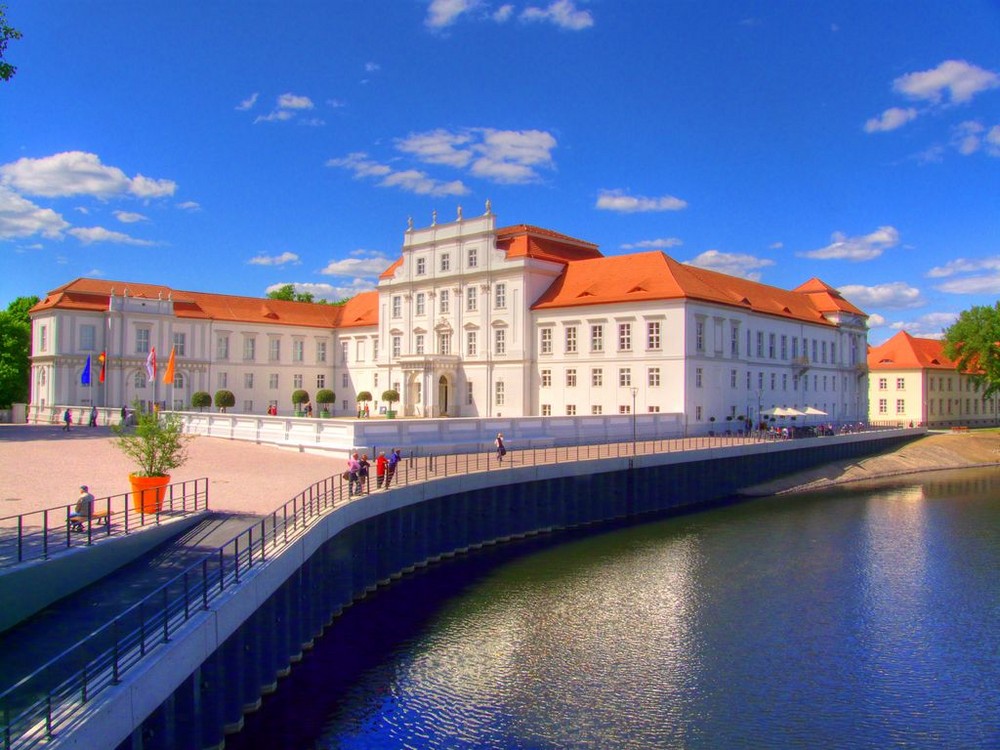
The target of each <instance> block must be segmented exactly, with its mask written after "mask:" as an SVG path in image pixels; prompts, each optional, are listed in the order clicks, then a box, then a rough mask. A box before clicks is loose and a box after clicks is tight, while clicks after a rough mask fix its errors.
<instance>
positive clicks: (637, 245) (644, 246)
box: [620, 237, 684, 250]
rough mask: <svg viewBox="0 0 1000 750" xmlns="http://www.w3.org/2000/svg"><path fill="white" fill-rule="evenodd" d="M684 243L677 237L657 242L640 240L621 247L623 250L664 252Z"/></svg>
mask: <svg viewBox="0 0 1000 750" xmlns="http://www.w3.org/2000/svg"><path fill="white" fill-rule="evenodd" d="M683 244H684V243H683V242H681V241H680V240H679V239H677V238H676V237H663V238H660V239H655V240H640V241H639V242H629V243H627V244H625V245H620V247H621V249H622V250H662V249H664V248H668V247H679V246H680V245H683Z"/></svg>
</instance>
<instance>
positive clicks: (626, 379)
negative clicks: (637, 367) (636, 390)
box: [618, 367, 632, 387]
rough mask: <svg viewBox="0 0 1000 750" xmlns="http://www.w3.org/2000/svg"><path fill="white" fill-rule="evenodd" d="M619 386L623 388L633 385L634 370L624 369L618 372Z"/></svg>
mask: <svg viewBox="0 0 1000 750" xmlns="http://www.w3.org/2000/svg"><path fill="white" fill-rule="evenodd" d="M618 385H620V386H623V387H627V386H630V385H632V368H630V367H622V368H620V369H619V370H618Z"/></svg>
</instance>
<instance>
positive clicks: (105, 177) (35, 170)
mask: <svg viewBox="0 0 1000 750" xmlns="http://www.w3.org/2000/svg"><path fill="white" fill-rule="evenodd" d="M0 181H2V183H3V184H4V185H8V186H10V187H12V188H14V189H16V190H18V191H19V192H22V193H27V194H29V195H42V196H45V197H48V198H54V197H66V196H71V195H91V196H94V197H97V198H108V197H112V196H121V195H127V194H132V195H136V196H139V197H140V198H158V197H162V196H167V195H173V194H174V192H175V191H176V190H177V183H175V182H174V181H172V180H155V179H152V178H149V177H144V176H143V175H136V176H135V177H134V178H131V179H130V178H129V177H127V176H126V175H125V173H124V172H123V171H122V170H120V169H119V168H118V167H109V166H106V165H104V164H102V163H101V160H100V158H99V157H98V156H97V154H91V153H86V152H84V151H65V152H63V153H59V154H54V155H52V156H46V157H43V158H41V159H30V158H27V157H25V158H22V159H18V160H17V161H15V162H11V163H10V164H4V165H3V166H2V167H0Z"/></svg>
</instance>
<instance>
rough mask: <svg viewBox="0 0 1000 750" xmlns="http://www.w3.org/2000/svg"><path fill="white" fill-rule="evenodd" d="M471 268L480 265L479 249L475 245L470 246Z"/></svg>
mask: <svg viewBox="0 0 1000 750" xmlns="http://www.w3.org/2000/svg"><path fill="white" fill-rule="evenodd" d="M468 265H469V268H475V267H476V266H478V265H479V249H478V248H475V247H470V248H469V264H468Z"/></svg>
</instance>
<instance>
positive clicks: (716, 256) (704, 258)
mask: <svg viewBox="0 0 1000 750" xmlns="http://www.w3.org/2000/svg"><path fill="white" fill-rule="evenodd" d="M684 262H685V263H686V264H687V265H689V266H695V267H697V268H705V269H708V270H709V271H718V272H719V273H724V274H727V275H729V276H739V277H742V278H744V279H750V280H751V281H760V270H759V269H762V268H767V267H768V266H773V265H774V261H773V260H768V259H767V258H757V257H755V256H753V255H745V254H741V253H722V252H719V251H718V250H706V251H705V252H703V253H701V254H699V255H697V256H695V257H694V258H691V260H686V261H684Z"/></svg>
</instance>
